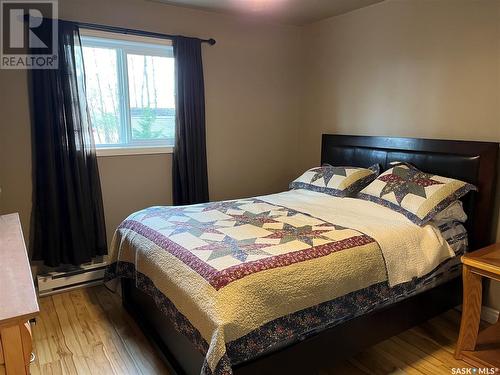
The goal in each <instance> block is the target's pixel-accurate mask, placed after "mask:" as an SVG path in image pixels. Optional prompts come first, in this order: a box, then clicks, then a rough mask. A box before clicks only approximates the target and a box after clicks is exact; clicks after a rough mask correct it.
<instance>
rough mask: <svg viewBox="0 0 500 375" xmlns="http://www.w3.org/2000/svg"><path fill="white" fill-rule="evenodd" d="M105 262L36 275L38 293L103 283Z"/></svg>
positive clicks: (50, 292) (41, 294) (46, 293)
mask: <svg viewBox="0 0 500 375" xmlns="http://www.w3.org/2000/svg"><path fill="white" fill-rule="evenodd" d="M106 266H107V262H105V261H100V262H96V263H88V264H83V265H81V266H80V267H75V268H70V269H67V270H63V271H54V272H48V273H44V274H41V275H38V276H37V282H38V295H39V296H40V297H43V296H48V295H50V294H54V293H60V292H64V291H68V290H72V289H76V288H82V287H88V286H94V285H99V284H102V283H103V280H104V271H105V270H106Z"/></svg>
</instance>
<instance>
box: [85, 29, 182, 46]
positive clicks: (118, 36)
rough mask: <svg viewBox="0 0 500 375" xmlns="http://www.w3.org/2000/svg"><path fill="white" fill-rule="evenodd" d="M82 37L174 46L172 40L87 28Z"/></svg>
mask: <svg viewBox="0 0 500 375" xmlns="http://www.w3.org/2000/svg"><path fill="white" fill-rule="evenodd" d="M80 35H81V36H83V37H92V38H105V39H114V40H126V41H129V42H136V43H148V44H159V45H164V46H171V45H172V40H170V39H164V38H155V37H152V36H140V35H132V34H123V33H119V32H110V31H102V30H93V29H86V28H81V29H80Z"/></svg>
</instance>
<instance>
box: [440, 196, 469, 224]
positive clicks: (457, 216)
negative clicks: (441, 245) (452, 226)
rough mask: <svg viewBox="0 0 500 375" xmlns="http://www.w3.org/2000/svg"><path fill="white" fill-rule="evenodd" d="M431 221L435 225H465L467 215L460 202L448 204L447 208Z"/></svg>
mask: <svg viewBox="0 0 500 375" xmlns="http://www.w3.org/2000/svg"><path fill="white" fill-rule="evenodd" d="M432 221H433V222H437V223H448V222H451V221H458V222H460V223H465V222H466V221H467V214H466V213H465V211H464V207H463V204H462V201H454V202H452V203H450V205H449V206H448V207H446V208H445V209H444V210H442V211H440V212H438V213H437V214H436V216H434V217H433V218H432Z"/></svg>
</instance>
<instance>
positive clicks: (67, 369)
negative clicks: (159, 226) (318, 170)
mask: <svg viewBox="0 0 500 375" xmlns="http://www.w3.org/2000/svg"><path fill="white" fill-rule="evenodd" d="M40 308H41V313H40V316H39V318H38V319H37V324H36V326H35V327H34V329H33V331H34V332H33V334H34V346H35V352H36V361H35V362H34V363H33V364H32V367H31V369H32V374H106V375H107V374H167V370H166V368H165V366H164V364H163V363H162V362H161V360H160V358H159V356H158V355H157V354H156V353H155V351H154V350H153V348H152V347H151V346H150V345H149V343H148V342H147V340H146V338H145V337H144V335H143V334H142V333H141V331H140V330H139V329H138V327H137V326H136V325H135V324H134V322H133V321H132V319H131V318H130V317H129V316H128V315H127V313H126V312H125V311H124V310H123V308H122V307H121V304H120V300H119V297H118V296H116V295H114V294H112V293H111V292H109V291H108V290H107V289H105V288H104V287H94V288H88V289H79V290H75V291H71V292H67V293H62V294H56V295H53V296H51V297H45V298H42V299H41V300H40ZM459 318H460V314H459V313H458V312H456V311H454V310H452V311H449V312H447V313H445V314H443V315H442V316H439V317H437V318H435V319H433V320H431V321H429V322H427V323H425V324H422V325H421V326H419V327H416V328H413V329H410V330H408V331H406V332H404V333H402V334H400V335H399V336H396V337H393V338H391V339H389V340H386V341H384V342H382V343H380V344H378V345H375V346H374V347H372V348H370V349H368V350H366V351H364V352H362V353H360V354H358V355H356V356H355V357H353V358H351V359H349V360H347V361H344V362H343V363H339V364H338V365H337V366H336V367H335V368H329V369H325V370H324V371H322V372H321V374H322V375H327V374H328V375H329V374H332V375H333V374H335V375H337V374H349V375H356V374H432V375H436V374H446V375H450V374H451V368H453V367H460V368H462V367H467V366H466V364H465V363H463V362H461V361H457V360H455V359H454V358H453V348H454V345H455V342H456V339H457V333H458V326H459ZM0 372H1V371H0Z"/></svg>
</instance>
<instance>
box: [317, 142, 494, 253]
mask: <svg viewBox="0 0 500 375" xmlns="http://www.w3.org/2000/svg"><path fill="white" fill-rule="evenodd" d="M498 145H499V144H498V143H496V142H476V141H451V140H438V139H419V138H393V137H371V136H351V135H337V134H323V139H322V145H321V163H329V164H332V165H347V166H359V167H368V166H370V165H373V164H376V163H378V164H379V165H380V166H381V167H382V171H384V170H386V169H387V168H388V166H389V163H390V162H392V161H406V162H408V163H411V164H413V165H415V166H416V167H417V168H419V169H421V170H422V171H424V172H428V173H433V174H438V175H441V176H445V177H451V178H456V179H459V180H462V181H466V182H469V183H472V184H474V185H476V186H477V187H478V192H472V193H469V194H467V195H466V196H465V197H464V198H463V202H464V210H465V212H466V213H467V215H468V216H469V219H468V220H467V223H466V227H467V230H468V233H469V248H470V250H476V249H479V248H481V247H483V246H485V245H488V244H490V243H491V242H492V227H493V222H492V221H493V207H494V204H495V188H496V174H497V160H498Z"/></svg>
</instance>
